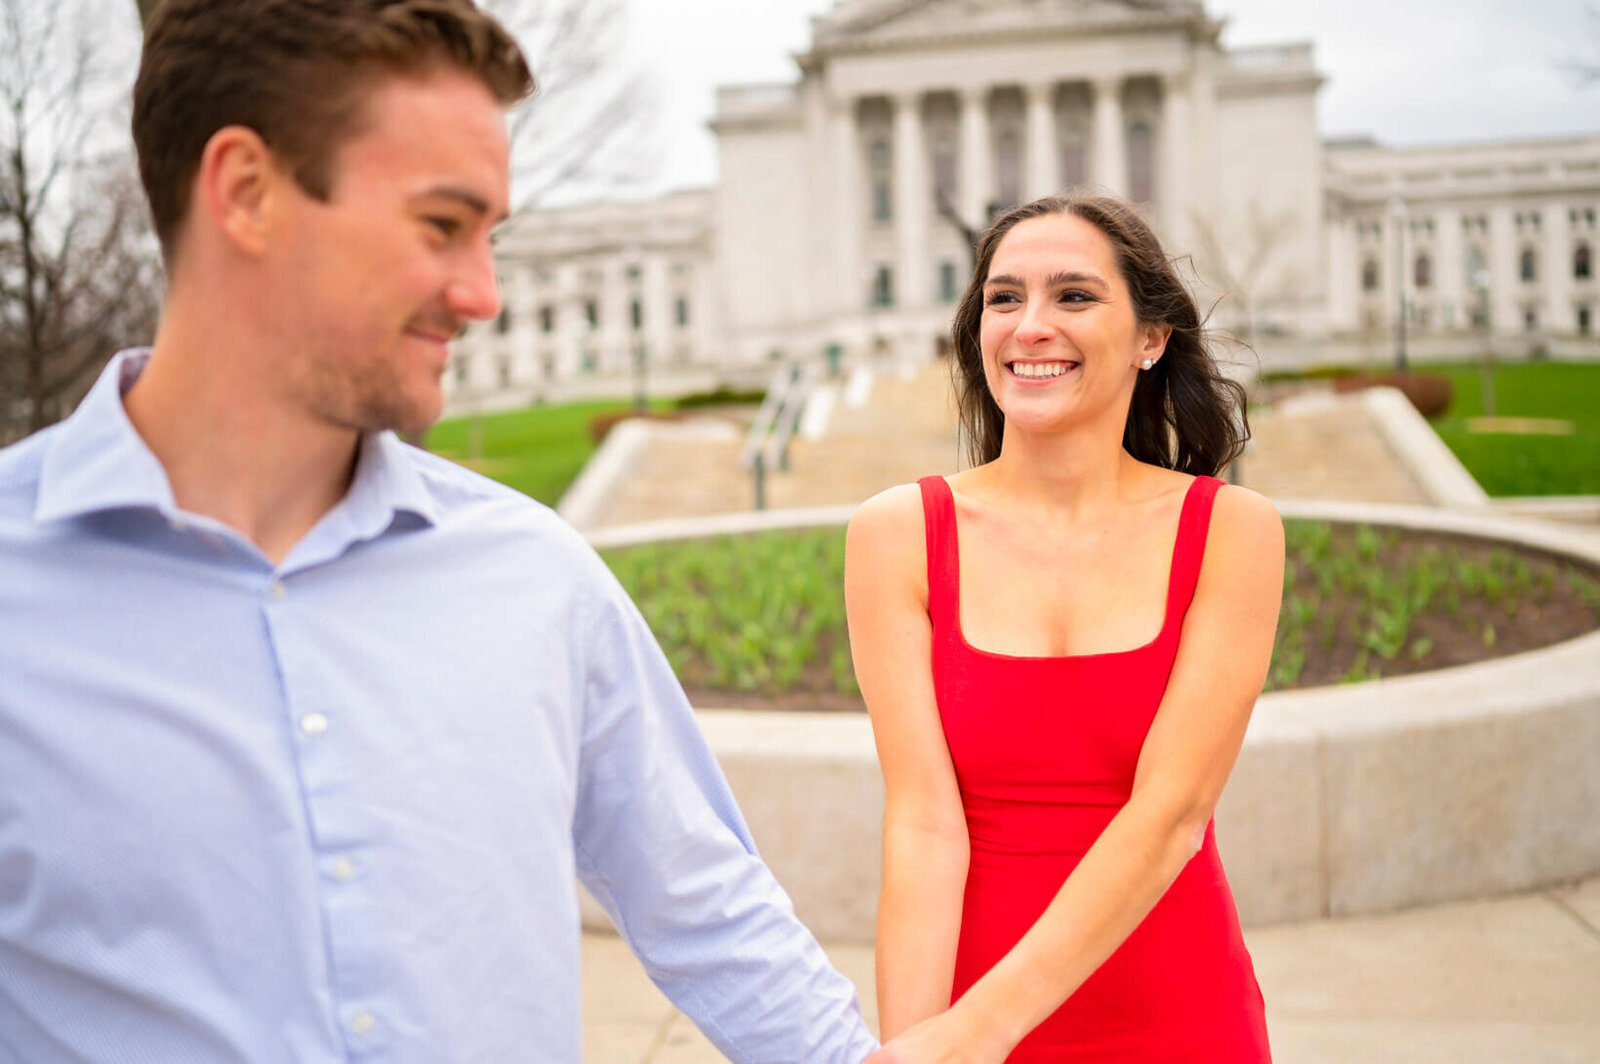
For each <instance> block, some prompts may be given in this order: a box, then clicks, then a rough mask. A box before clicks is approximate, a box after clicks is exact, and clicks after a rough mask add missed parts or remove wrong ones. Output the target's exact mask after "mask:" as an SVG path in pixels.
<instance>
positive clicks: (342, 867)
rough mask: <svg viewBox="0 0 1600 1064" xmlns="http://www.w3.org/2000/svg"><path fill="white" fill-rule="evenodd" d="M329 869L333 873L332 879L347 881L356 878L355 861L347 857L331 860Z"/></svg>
mask: <svg viewBox="0 0 1600 1064" xmlns="http://www.w3.org/2000/svg"><path fill="white" fill-rule="evenodd" d="M330 871H331V872H332V873H333V878H334V879H337V880H338V881H339V882H341V883H348V882H350V881H351V880H352V879H354V878H356V863H355V862H354V861H352V860H350V858H348V857H341V858H339V859H338V860H336V861H334V862H333V866H332V868H331V869H330Z"/></svg>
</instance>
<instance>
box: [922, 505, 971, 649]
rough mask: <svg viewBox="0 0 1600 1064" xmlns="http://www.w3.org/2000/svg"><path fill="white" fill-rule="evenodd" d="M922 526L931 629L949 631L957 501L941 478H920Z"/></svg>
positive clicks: (956, 560)
mask: <svg viewBox="0 0 1600 1064" xmlns="http://www.w3.org/2000/svg"><path fill="white" fill-rule="evenodd" d="M917 486H918V487H920V488H921V489H922V525H923V529H924V531H925V533H926V535H927V551H928V616H929V617H930V618H931V619H932V621H933V627H934V631H949V630H950V626H951V625H953V624H954V623H955V615H956V586H957V585H956V581H957V580H959V579H960V576H959V575H958V574H959V571H960V570H959V566H960V556H959V555H958V554H957V551H956V500H955V496H954V495H952V494H951V492H950V485H949V484H948V483H947V482H946V481H945V479H944V477H923V478H922V479H921V480H919V481H917Z"/></svg>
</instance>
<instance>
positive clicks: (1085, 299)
mask: <svg viewBox="0 0 1600 1064" xmlns="http://www.w3.org/2000/svg"><path fill="white" fill-rule="evenodd" d="M1061 302H1063V303H1093V302H1094V296H1092V295H1090V294H1089V293H1088V292H1084V291H1082V290H1080V289H1077V288H1069V289H1067V290H1066V291H1065V292H1062V293H1061Z"/></svg>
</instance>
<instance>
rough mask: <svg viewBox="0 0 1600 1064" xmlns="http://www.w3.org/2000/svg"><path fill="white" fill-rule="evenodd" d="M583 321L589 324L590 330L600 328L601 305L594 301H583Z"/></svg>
mask: <svg viewBox="0 0 1600 1064" xmlns="http://www.w3.org/2000/svg"><path fill="white" fill-rule="evenodd" d="M583 320H584V321H586V322H588V323H589V328H591V329H598V328H599V327H600V304H599V303H598V302H596V301H595V300H593V299H585V300H584V301H583Z"/></svg>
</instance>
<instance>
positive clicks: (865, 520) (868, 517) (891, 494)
mask: <svg viewBox="0 0 1600 1064" xmlns="http://www.w3.org/2000/svg"><path fill="white" fill-rule="evenodd" d="M922 527H923V522H922V488H921V486H920V485H918V484H915V483H912V484H896V485H895V486H894V487H892V488H889V489H887V490H885V491H880V492H878V494H876V495H874V496H873V497H872V498H870V499H868V500H867V501H866V502H864V503H862V504H861V505H860V506H858V507H856V512H855V513H854V514H852V515H851V516H850V533H851V535H852V536H857V535H870V536H872V537H873V538H877V537H878V536H885V535H887V536H897V535H905V534H909V533H911V532H913V531H914V532H915V533H916V534H917V535H919V536H920V535H921V534H922Z"/></svg>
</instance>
